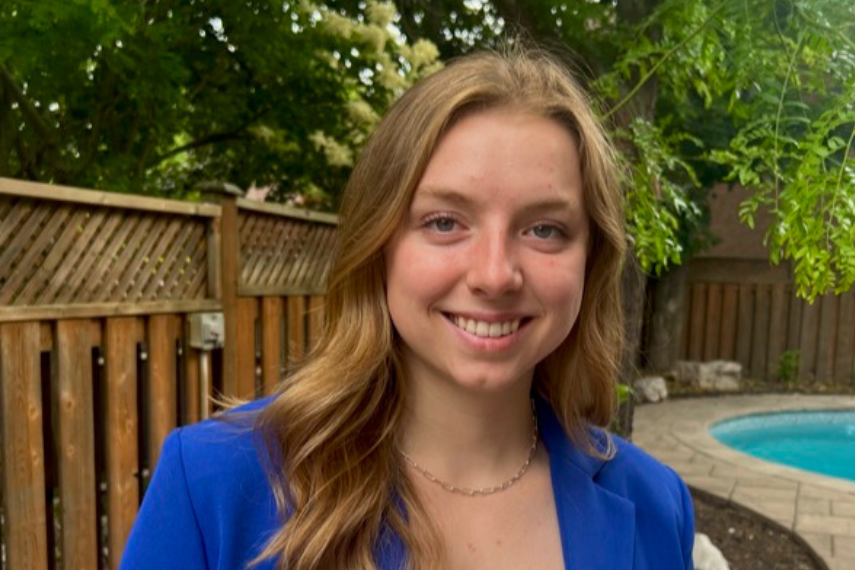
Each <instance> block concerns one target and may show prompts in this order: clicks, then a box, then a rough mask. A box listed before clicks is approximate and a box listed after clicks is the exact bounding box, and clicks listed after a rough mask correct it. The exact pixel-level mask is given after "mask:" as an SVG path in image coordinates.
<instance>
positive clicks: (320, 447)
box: [257, 47, 626, 570]
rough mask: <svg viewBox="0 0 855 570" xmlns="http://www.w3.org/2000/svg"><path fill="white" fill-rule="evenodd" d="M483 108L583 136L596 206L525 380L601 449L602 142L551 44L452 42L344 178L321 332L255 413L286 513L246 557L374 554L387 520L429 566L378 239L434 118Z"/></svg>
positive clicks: (586, 442)
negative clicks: (579, 283)
mask: <svg viewBox="0 0 855 570" xmlns="http://www.w3.org/2000/svg"><path fill="white" fill-rule="evenodd" d="M492 108H507V109H509V110H511V111H515V112H517V111H518V112H521V113H532V114H536V115H540V116H545V117H549V118H552V119H554V120H556V121H558V122H560V123H561V124H562V125H564V126H565V127H566V128H567V129H568V131H569V132H570V133H571V134H572V136H573V137H574V139H575V141H576V142H577V144H578V150H579V156H580V161H581V173H582V179H583V183H584V190H583V192H584V199H585V204H586V209H587V211H588V215H589V217H590V221H591V236H590V244H589V247H590V251H589V255H588V261H587V268H586V275H585V288H584V295H583V299H582V308H581V311H580V314H579V317H578V320H577V322H576V324H575V326H574V328H573V330H572V331H571V333H570V334H569V336H568V337H567V339H566V340H565V341H564V342H563V344H562V345H561V346H559V347H558V348H557V349H556V350H555V351H554V352H553V353H552V354H551V355H549V356H548V357H547V358H546V359H544V361H543V362H541V363H540V364H539V365H538V367H537V370H536V372H535V380H534V381H535V389H536V390H537V391H538V392H539V393H540V394H541V395H542V396H543V397H544V398H545V399H546V401H547V402H548V403H549V404H550V405H551V406H552V408H553V409H554V410H555V412H556V414H557V415H558V417H559V419H560V420H561V422H562V424H563V426H564V427H565V429H566V430H567V432H568V434H569V435H570V436H571V437H572V438H573V439H574V441H576V442H577V443H580V444H582V446H583V447H584V448H585V449H586V450H588V451H589V452H591V453H598V451H597V449H596V447H595V446H594V445H593V444H592V443H591V442H590V439H589V436H588V434H589V430H588V429H587V427H588V426H590V425H596V426H606V425H607V424H608V423H609V422H610V420H611V418H612V416H613V414H614V411H615V409H616V390H615V377H616V373H617V368H618V362H619V355H620V351H621V347H622V326H623V325H622V314H621V298H620V267H621V263H622V260H623V254H624V250H625V247H626V244H625V236H624V232H623V212H622V199H621V194H620V189H619V181H618V180H619V177H618V173H617V169H616V166H615V164H616V161H615V159H614V151H613V147H612V146H611V144H610V143H609V141H608V140H607V138H606V136H605V134H604V132H603V130H602V128H601V126H600V125H599V123H598V121H597V119H596V118H595V116H594V113H593V112H592V107H591V103H590V101H589V100H588V98H587V97H586V95H585V94H584V93H583V91H582V89H581V88H580V87H579V86H578V84H577V83H576V81H575V80H574V79H573V77H572V75H571V74H570V73H569V72H568V71H567V69H566V68H565V67H564V66H563V65H562V64H561V63H560V62H559V61H558V60H557V59H555V58H554V57H552V56H550V55H548V54H546V53H544V52H542V51H539V50H536V49H533V48H525V47H513V48H508V49H507V50H506V51H505V52H502V53H498V52H488V53H481V54H476V55H470V56H466V57H462V58H460V59H458V60H456V61H454V62H452V63H451V64H450V65H448V66H447V67H445V68H444V69H442V70H440V71H438V72H436V73H435V74H433V75H431V76H429V77H427V78H425V79H423V80H422V81H421V82H419V83H418V84H417V85H415V86H414V87H413V88H411V89H410V90H409V91H407V92H406V93H405V94H404V95H403V96H402V97H401V99H400V100H398V101H397V102H396V103H395V104H394V105H393V106H392V108H391V109H390V110H389V112H388V114H387V115H386V116H385V118H384V119H383V120H382V121H381V122H380V124H379V125H378V127H377V129H376V131H375V132H374V134H373V135H372V137H371V138H370V140H369V142H368V143H367V144H366V146H365V148H364V150H363V151H362V155H361V157H360V159H359V161H358V163H357V165H356V167H355V169H354V171H353V174H352V176H351V178H350V180H349V182H348V184H347V187H346V189H345V192H344V195H343V200H342V207H341V224H340V227H339V241H338V244H337V249H336V253H335V262H334V265H333V269H332V271H331V274H330V276H329V280H328V289H327V295H326V320H327V323H326V330H325V333H324V336H323V338H322V339H321V340H320V342H319V344H318V346H317V347H316V348H315V350H314V351H313V352H312V354H311V355H310V357H309V358H307V360H306V361H305V363H304V364H302V365H301V366H300V367H299V368H298V369H297V370H296V371H295V372H294V373H293V374H291V375H290V376H289V377H288V378H286V379H285V380H284V381H283V383H282V384H281V386H280V388H279V390H278V392H277V395H276V396H275V398H274V399H273V401H272V402H271V403H270V405H269V406H268V407H266V408H265V409H264V411H263V412H261V414H260V416H259V418H258V423H257V429H259V430H260V433H261V434H262V435H263V437H264V440H265V442H266V444H267V446H268V451H269V455H270V459H271V461H270V464H269V467H270V469H269V472H270V478H271V483H272V486H273V489H274V494H275V496H276V499H277V503H278V506H279V508H280V512H281V513H282V516H283V520H284V524H283V526H282V528H281V529H279V530H278V531H277V532H276V533H275V534H274V535H273V537H272V538H271V539H270V541H269V542H268V543H267V546H266V548H265V550H264V551H263V552H262V553H261V554H260V555H259V557H258V559H257V560H259V561H260V560H263V559H267V558H276V559H277V561H278V567H279V568H280V569H287V570H319V569H326V568H339V569H353V570H356V569H359V570H373V569H375V568H376V565H375V554H376V549H377V548H378V547H379V545H381V544H382V542H383V541H384V540H386V539H387V538H388V536H389V535H388V533H389V532H394V533H397V534H398V535H399V536H400V537H401V539H402V540H403V542H404V544H405V546H406V547H407V550H408V555H409V564H410V566H411V567H412V568H415V569H418V570H423V569H427V568H435V567H438V564H439V561H440V560H441V559H442V556H441V554H442V545H441V544H440V539H439V533H438V532H437V529H436V527H435V525H434V524H433V523H432V522H431V520H430V519H429V517H428V515H427V513H426V511H425V509H424V507H423V505H422V504H421V503H420V501H419V499H418V497H417V495H416V493H415V490H414V488H413V487H412V486H411V484H410V483H409V482H408V479H407V477H406V475H405V470H404V466H403V463H402V459H401V457H400V455H399V453H398V451H397V450H398V440H397V438H398V435H399V433H400V427H401V423H402V416H403V408H404V402H405V400H406V395H407V386H406V379H405V378H404V377H403V374H402V372H401V371H402V370H403V368H402V366H401V359H400V356H399V347H398V343H399V342H400V341H399V339H398V338H397V336H396V333H395V330H394V327H393V325H392V321H391V319H390V316H389V311H388V308H387V305H386V294H385V285H384V260H383V249H384V246H385V245H386V244H387V243H388V242H389V240H390V239H391V238H392V236H393V235H394V234H395V232H396V231H397V230H398V228H399V227H400V226H401V224H402V223H403V220H404V219H405V218H406V215H407V213H408V209H409V207H410V203H411V201H412V198H413V194H414V193H415V190H416V187H417V185H418V183H419V180H420V179H421V177H422V174H423V173H424V171H425V168H426V166H427V163H428V161H429V160H430V158H431V155H432V154H433V151H434V149H435V148H436V146H437V143H438V141H439V140H440V139H441V137H442V136H443V133H445V132H446V131H447V130H448V129H449V128H450V127H451V125H453V124H454V122H455V121H456V120H457V119H459V118H460V117H461V116H462V115H464V114H466V113H477V112H478V111H479V110H484V109H492ZM601 451H602V450H600V452H601Z"/></svg>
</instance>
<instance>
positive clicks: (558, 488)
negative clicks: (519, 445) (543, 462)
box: [537, 398, 635, 570]
mask: <svg viewBox="0 0 855 570" xmlns="http://www.w3.org/2000/svg"><path fill="white" fill-rule="evenodd" d="M537 416H538V426H539V429H540V434H541V438H542V439H543V443H544V445H545V446H546V449H547V451H548V452H549V468H550V473H551V476H552V489H553V494H554V495H555V508H556V511H557V512H558V525H559V529H560V532H561V547H562V551H563V553H564V567H565V569H567V570H587V569H589V568H608V569H609V570H624V569H627V570H628V569H631V568H632V564H633V555H634V548H635V547H634V544H635V506H634V505H633V503H631V502H630V501H628V500H626V499H624V498H623V497H620V496H618V495H616V494H614V493H612V492H611V491H609V490H607V489H605V488H603V487H602V486H601V485H600V484H599V483H598V482H597V480H596V477H597V475H598V473H599V472H600V470H601V469H602V468H603V466H604V465H605V463H606V462H605V461H603V460H602V459H597V458H594V457H591V456H590V455H587V454H586V453H584V452H582V451H580V450H579V449H577V448H576V447H575V446H573V445H572V444H571V443H570V440H569V439H568V437H567V435H566V432H565V431H564V428H563V427H562V426H561V423H560V422H559V421H558V418H557V417H556V416H555V414H554V413H553V411H552V410H551V409H550V407H549V405H548V404H547V403H546V402H545V401H543V400H542V399H540V398H538V399H537ZM592 435H593V436H594V437H595V439H599V440H600V441H602V437H601V436H602V433H600V432H595V433H594V434H592ZM598 436H600V437H598Z"/></svg>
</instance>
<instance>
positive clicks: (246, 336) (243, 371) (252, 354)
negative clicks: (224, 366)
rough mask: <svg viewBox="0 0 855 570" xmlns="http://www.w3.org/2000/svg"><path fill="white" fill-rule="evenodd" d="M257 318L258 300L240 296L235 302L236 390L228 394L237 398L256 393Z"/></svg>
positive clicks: (248, 396)
mask: <svg viewBox="0 0 855 570" xmlns="http://www.w3.org/2000/svg"><path fill="white" fill-rule="evenodd" d="M256 319H258V300H257V299H255V298H250V297H241V298H239V299H238V302H237V337H236V338H235V340H234V342H235V344H236V346H237V386H236V388H237V392H236V393H234V394H229V395H230V396H237V397H238V398H254V397H255V395H256V386H255V380H256V368H257V367H258V361H257V359H256V352H257V345H256V336H255V323H256Z"/></svg>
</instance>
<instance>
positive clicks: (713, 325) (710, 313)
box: [704, 283, 722, 360]
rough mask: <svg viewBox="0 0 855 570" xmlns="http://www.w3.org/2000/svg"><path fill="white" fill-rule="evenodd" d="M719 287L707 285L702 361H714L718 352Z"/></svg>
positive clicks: (719, 320) (719, 327)
mask: <svg viewBox="0 0 855 570" xmlns="http://www.w3.org/2000/svg"><path fill="white" fill-rule="evenodd" d="M721 294H722V290H721V285H720V284H718V283H715V284H710V285H707V310H706V314H705V317H704V318H705V320H706V323H705V325H706V326H705V327H704V329H705V330H704V360H715V358H716V356H717V355H718V352H719V346H718V341H719V337H720V336H721V320H722V315H721Z"/></svg>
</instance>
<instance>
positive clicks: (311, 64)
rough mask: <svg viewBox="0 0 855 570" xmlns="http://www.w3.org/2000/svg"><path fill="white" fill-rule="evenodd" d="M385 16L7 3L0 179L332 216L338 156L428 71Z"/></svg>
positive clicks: (317, 10) (340, 164)
mask: <svg viewBox="0 0 855 570" xmlns="http://www.w3.org/2000/svg"><path fill="white" fill-rule="evenodd" d="M397 18H398V15H397V12H396V10H395V8H394V6H393V5H392V4H388V3H385V4H384V3H380V2H374V1H370V2H367V3H362V4H360V8H359V9H358V10H357V11H356V12H355V13H353V14H352V15H351V16H350V17H344V16H342V15H341V14H340V13H339V12H338V11H336V10H333V9H331V8H328V7H326V6H323V5H315V4H312V3H310V2H308V1H306V0H304V1H300V2H281V1H274V0H246V1H245V2H232V1H230V0H195V1H194V0H191V1H190V2H172V1H166V2H131V1H129V0H74V1H73V2H65V1H62V2H61V1H58V0H40V1H39V2H32V1H23V0H21V1H19V0H11V1H7V2H4V3H3V4H2V6H0V175H4V176H15V177H20V178H29V179H36V180H43V181H53V182H59V183H66V184H75V185H82V186H92V187H97V188H105V189H113V190H120V191H133V192H144V193H149V194H161V195H170V196H181V195H186V193H187V191H188V189H189V188H191V187H192V185H193V184H194V183H195V182H197V181H200V180H204V179H222V180H228V181H230V182H233V183H236V184H238V185H239V186H242V187H245V188H246V187H249V186H250V185H252V184H256V185H259V186H267V185H271V186H273V187H275V189H276V190H275V194H278V198H280V199H285V198H288V197H289V196H291V197H293V196H299V197H300V198H301V199H303V201H306V200H309V201H312V202H314V203H315V205H320V206H326V207H330V206H332V204H333V202H334V198H335V196H336V195H337V193H338V191H339V190H340V188H341V187H342V186H343V184H344V181H345V180H346V178H347V175H348V174H349V166H350V160H351V157H352V156H353V154H354V153H355V152H357V151H358V149H359V147H360V145H361V144H362V142H363V140H364V139H365V135H366V133H367V132H368V131H369V130H370V129H371V127H372V126H373V122H374V121H375V120H376V117H377V116H378V115H379V114H381V113H382V112H383V111H384V110H385V108H386V107H387V106H388V104H389V103H390V101H392V100H393V99H394V98H395V97H397V95H399V94H400V92H401V91H402V90H403V89H404V88H405V87H406V86H407V85H408V84H410V83H411V82H412V81H413V80H414V79H416V78H417V77H419V76H420V75H421V74H423V73H429V72H430V70H431V69H433V67H434V65H435V60H436V56H437V52H436V49H435V48H434V47H433V46H432V45H431V44H429V43H427V42H424V41H423V42H412V43H411V44H407V43H406V42H404V41H403V40H402V38H400V36H399V35H397V34H395V32H394V28H393V27H392V26H391V25H390V24H392V22H393V21H394V20H396V19H397Z"/></svg>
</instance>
